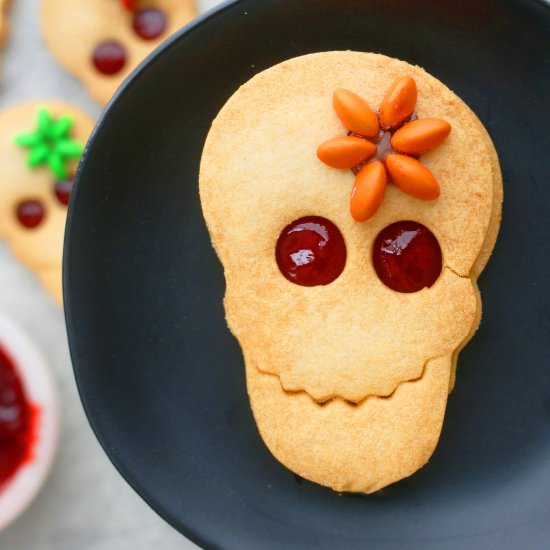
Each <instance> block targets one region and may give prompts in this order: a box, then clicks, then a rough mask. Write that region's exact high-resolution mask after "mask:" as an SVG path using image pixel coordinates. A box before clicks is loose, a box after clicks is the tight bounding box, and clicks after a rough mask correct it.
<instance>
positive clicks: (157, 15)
mask: <svg viewBox="0 0 550 550" xmlns="http://www.w3.org/2000/svg"><path fill="white" fill-rule="evenodd" d="M132 26H133V27H134V31H135V32H136V34H137V35H138V36H139V37H140V38H143V40H154V39H155V38H158V37H159V36H161V35H162V34H164V32H165V31H166V26H167V20H166V15H164V12H162V11H161V10H159V9H156V8H145V9H143V10H139V11H138V12H137V13H136V14H135V15H134V21H133V23H132Z"/></svg>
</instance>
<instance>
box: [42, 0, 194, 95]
mask: <svg viewBox="0 0 550 550" xmlns="http://www.w3.org/2000/svg"><path fill="white" fill-rule="evenodd" d="M77 4H78V5H77ZM195 14H196V12H195V4H194V0H150V1H145V0H86V1H85V2H77V3H75V2H74V0H42V6H41V27H42V34H43V35H44V39H45V40H46V44H47V46H48V48H50V50H51V51H52V53H53V54H54V56H55V57H56V58H57V60H58V61H59V62H60V63H61V65H63V66H64V67H65V69H67V71H69V72H70V73H72V74H73V75H74V76H76V77H77V78H78V79H80V80H82V82H83V83H84V85H85V86H86V87H87V88H88V91H89V92H90V94H91V95H92V96H93V97H94V98H95V99H96V100H97V101H98V102H99V103H101V104H105V103H107V101H109V99H110V98H111V96H112V95H113V93H114V91H115V90H116V89H117V87H118V86H119V85H120V83H121V82H122V81H123V80H124V79H125V78H126V77H127V76H128V75H129V74H130V72H131V71H132V70H133V69H134V68H135V67H136V66H137V65H138V64H139V63H140V62H141V61H142V60H143V59H144V58H145V57H146V56H147V55H149V54H150V53H151V52H152V51H153V50H154V49H155V48H156V47H157V46H158V45H159V44H160V42H161V41H162V40H164V39H165V38H167V37H168V36H170V34H172V33H173V32H175V31H176V30H178V29H179V28H181V27H183V26H184V25H185V24H186V23H188V22H189V21H190V20H191V19H192V18H193V17H194V16H195Z"/></svg>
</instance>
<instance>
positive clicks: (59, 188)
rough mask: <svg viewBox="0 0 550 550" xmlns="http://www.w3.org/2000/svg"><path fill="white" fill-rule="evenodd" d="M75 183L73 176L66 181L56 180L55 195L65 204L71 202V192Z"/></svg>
mask: <svg viewBox="0 0 550 550" xmlns="http://www.w3.org/2000/svg"><path fill="white" fill-rule="evenodd" d="M73 184H74V180H73V179H72V178H71V179H68V180H64V181H56V182H55V187H54V191H55V196H56V197H57V200H58V201H59V202H60V203H61V204H64V205H65V206H67V205H68V204H69V200H70V198H71V193H72V190H73Z"/></svg>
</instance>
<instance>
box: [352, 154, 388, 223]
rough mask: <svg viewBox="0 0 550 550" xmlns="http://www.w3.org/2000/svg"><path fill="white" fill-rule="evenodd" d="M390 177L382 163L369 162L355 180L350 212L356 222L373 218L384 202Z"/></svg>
mask: <svg viewBox="0 0 550 550" xmlns="http://www.w3.org/2000/svg"><path fill="white" fill-rule="evenodd" d="M387 183H388V177H387V174H386V169H385V168H384V165H383V164H382V163H381V162H380V161H374V162H369V164H367V165H366V166H365V167H364V168H362V169H361V171H360V172H359V173H358V174H357V176H356V178H355V183H354V185H353V190H352V192H351V200H350V212H351V215H352V217H353V219H354V220H355V221H356V222H364V221H366V220H368V219H369V218H372V216H374V214H376V211H377V210H378V209H379V208H380V206H381V204H382V202H383V201H384V194H385V192H386V185H387Z"/></svg>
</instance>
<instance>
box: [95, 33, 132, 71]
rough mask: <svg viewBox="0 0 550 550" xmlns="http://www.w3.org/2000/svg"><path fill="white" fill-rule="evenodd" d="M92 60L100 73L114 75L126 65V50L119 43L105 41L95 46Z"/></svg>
mask: <svg viewBox="0 0 550 550" xmlns="http://www.w3.org/2000/svg"><path fill="white" fill-rule="evenodd" d="M92 60H93V62H94V65H95V68H96V69H97V70H98V71H99V72H100V73H103V74H107V75H111V74H116V73H118V72H119V71H120V70H122V68H123V67H124V65H125V64H126V50H125V49H124V46H122V44H120V43H119V42H116V41H115V40H106V41H105V42H101V43H100V44H98V45H97V46H96V48H95V50H94V53H93V56H92Z"/></svg>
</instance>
